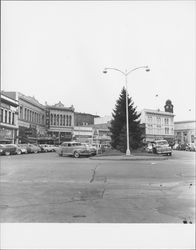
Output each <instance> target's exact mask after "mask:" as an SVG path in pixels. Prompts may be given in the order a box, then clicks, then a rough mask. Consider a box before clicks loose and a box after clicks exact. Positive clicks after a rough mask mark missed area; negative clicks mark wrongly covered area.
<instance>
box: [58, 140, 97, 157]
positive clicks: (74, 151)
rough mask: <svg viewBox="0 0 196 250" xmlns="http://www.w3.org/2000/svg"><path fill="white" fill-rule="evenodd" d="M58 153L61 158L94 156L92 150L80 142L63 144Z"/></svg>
mask: <svg viewBox="0 0 196 250" xmlns="http://www.w3.org/2000/svg"><path fill="white" fill-rule="evenodd" d="M57 152H58V154H59V156H74V157H75V158H79V157H80V156H81V155H84V156H91V155H93V154H92V151H91V150H90V148H89V147H87V146H86V145H82V144H81V143H80V142H63V143H62V144H61V146H60V147H59V149H58V150H57Z"/></svg>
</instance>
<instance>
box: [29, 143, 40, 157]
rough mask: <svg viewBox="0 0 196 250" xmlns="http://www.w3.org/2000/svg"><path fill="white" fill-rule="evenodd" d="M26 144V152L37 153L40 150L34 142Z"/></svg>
mask: <svg viewBox="0 0 196 250" xmlns="http://www.w3.org/2000/svg"><path fill="white" fill-rule="evenodd" d="M26 145H27V152H28V153H35V154H36V153H39V152H41V148H40V147H39V146H37V145H35V144H30V143H29V144H26Z"/></svg>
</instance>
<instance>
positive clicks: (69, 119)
mask: <svg viewBox="0 0 196 250" xmlns="http://www.w3.org/2000/svg"><path fill="white" fill-rule="evenodd" d="M69 126H71V115H70V116H69Z"/></svg>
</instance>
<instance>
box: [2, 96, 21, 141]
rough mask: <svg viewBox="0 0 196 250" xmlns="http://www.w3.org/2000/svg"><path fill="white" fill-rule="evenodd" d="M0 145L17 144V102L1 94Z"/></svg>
mask: <svg viewBox="0 0 196 250" xmlns="http://www.w3.org/2000/svg"><path fill="white" fill-rule="evenodd" d="M0 104H1V107H0V143H18V101H17V100H15V99H13V98H10V97H9V96H8V95H6V93H4V92H2V93H1V101H0Z"/></svg>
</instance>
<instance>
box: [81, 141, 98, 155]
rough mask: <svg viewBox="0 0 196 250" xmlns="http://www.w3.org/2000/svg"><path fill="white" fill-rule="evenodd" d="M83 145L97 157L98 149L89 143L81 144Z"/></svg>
mask: <svg viewBox="0 0 196 250" xmlns="http://www.w3.org/2000/svg"><path fill="white" fill-rule="evenodd" d="M81 144H82V145H84V146H85V147H86V148H88V149H89V150H90V152H91V155H96V154H97V151H96V148H95V147H93V146H92V145H91V144H87V143H81Z"/></svg>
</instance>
